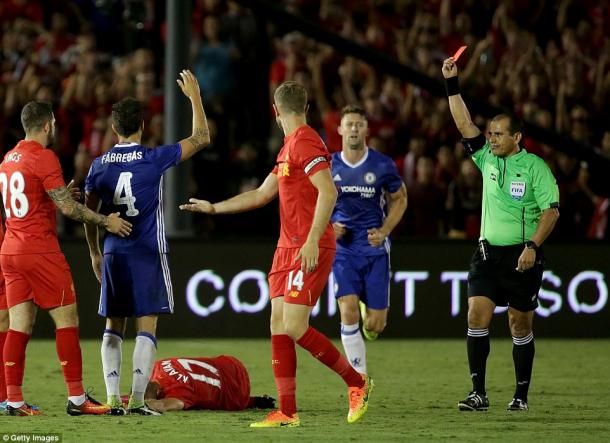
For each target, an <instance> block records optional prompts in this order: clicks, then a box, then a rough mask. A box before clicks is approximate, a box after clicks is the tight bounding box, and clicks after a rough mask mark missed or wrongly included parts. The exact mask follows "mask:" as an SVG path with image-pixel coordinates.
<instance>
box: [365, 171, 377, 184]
mask: <svg viewBox="0 0 610 443" xmlns="http://www.w3.org/2000/svg"><path fill="white" fill-rule="evenodd" d="M376 180H377V176H376V175H375V174H374V173H372V172H367V173H366V174H364V181H365V182H366V184H367V185H372V184H373V183H375V181H376Z"/></svg>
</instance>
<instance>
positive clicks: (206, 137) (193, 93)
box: [176, 70, 210, 161]
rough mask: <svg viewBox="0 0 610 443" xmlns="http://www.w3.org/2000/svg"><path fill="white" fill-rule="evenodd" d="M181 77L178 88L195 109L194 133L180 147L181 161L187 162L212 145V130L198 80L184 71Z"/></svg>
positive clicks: (181, 141) (181, 142)
mask: <svg viewBox="0 0 610 443" xmlns="http://www.w3.org/2000/svg"><path fill="white" fill-rule="evenodd" d="M180 77H181V78H182V80H180V79H178V80H176V81H177V82H178V86H180V89H182V92H183V93H184V95H186V96H187V97H188V98H189V99H190V100H191V107H192V109H193V132H192V134H191V136H190V137H189V138H185V139H184V140H180V147H181V148H182V155H181V157H180V160H181V161H185V160H188V159H189V158H191V157H192V156H193V155H195V154H196V153H197V152H199V151H201V150H202V149H203V148H205V147H206V146H207V145H209V144H210V130H209V128H208V120H207V118H206V116H205V111H204V110H203V103H202V102H201V93H200V92H199V83H197V78H196V77H195V76H194V75H193V73H192V72H191V71H188V70H183V71H182V72H181V73H180Z"/></svg>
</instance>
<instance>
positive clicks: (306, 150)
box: [273, 125, 335, 249]
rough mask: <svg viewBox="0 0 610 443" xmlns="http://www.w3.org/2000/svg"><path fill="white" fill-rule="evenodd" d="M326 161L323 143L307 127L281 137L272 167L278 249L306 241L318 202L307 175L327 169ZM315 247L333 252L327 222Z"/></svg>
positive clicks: (328, 155)
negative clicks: (277, 204) (276, 190)
mask: <svg viewBox="0 0 610 443" xmlns="http://www.w3.org/2000/svg"><path fill="white" fill-rule="evenodd" d="M330 159H331V157H330V154H329V153H328V149H326V146H325V145H324V142H323V141H322V139H321V138H320V136H319V135H318V133H317V132H316V131H315V130H313V129H312V128H311V127H310V126H307V125H303V126H301V127H299V128H298V129H296V130H295V131H294V132H293V133H292V134H290V135H289V136H288V137H284V146H283V147H282V149H281V150H280V153H279V154H278V156H277V161H276V165H275V168H273V173H274V174H275V175H277V181H278V187H279V194H280V222H281V228H280V239H279V241H278V244H277V246H278V247H279V248H300V247H301V246H303V243H305V240H307V235H308V234H309V230H310V229H311V224H312V222H313V215H314V212H315V209H316V203H317V200H318V190H317V189H316V188H315V186H314V185H313V184H312V183H311V181H310V180H309V176H310V175H313V174H315V173H316V172H318V171H319V170H321V169H328V168H330ZM318 246H319V247H322V248H330V249H335V234H334V232H333V228H332V225H331V224H330V221H329V223H328V226H327V227H326V231H324V234H322V237H321V238H320V242H319V243H318Z"/></svg>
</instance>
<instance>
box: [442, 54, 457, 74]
mask: <svg viewBox="0 0 610 443" xmlns="http://www.w3.org/2000/svg"><path fill="white" fill-rule="evenodd" d="M456 75H458V70H457V65H456V64H455V62H454V61H453V59H452V58H451V57H449V58H448V59H445V61H444V62H443V77H445V78H449V77H455V76H456Z"/></svg>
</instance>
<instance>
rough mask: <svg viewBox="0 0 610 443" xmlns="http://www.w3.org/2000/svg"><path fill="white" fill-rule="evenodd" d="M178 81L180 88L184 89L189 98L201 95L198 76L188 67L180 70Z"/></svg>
mask: <svg viewBox="0 0 610 443" xmlns="http://www.w3.org/2000/svg"><path fill="white" fill-rule="evenodd" d="M176 82H177V83H178V86H180V89H182V92H183V93H184V95H186V96H187V97H188V98H195V97H201V94H200V92H199V82H198V81H197V77H195V76H194V75H193V73H192V72H191V71H189V70H188V69H183V70H182V72H180V78H179V79H177V80H176Z"/></svg>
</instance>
